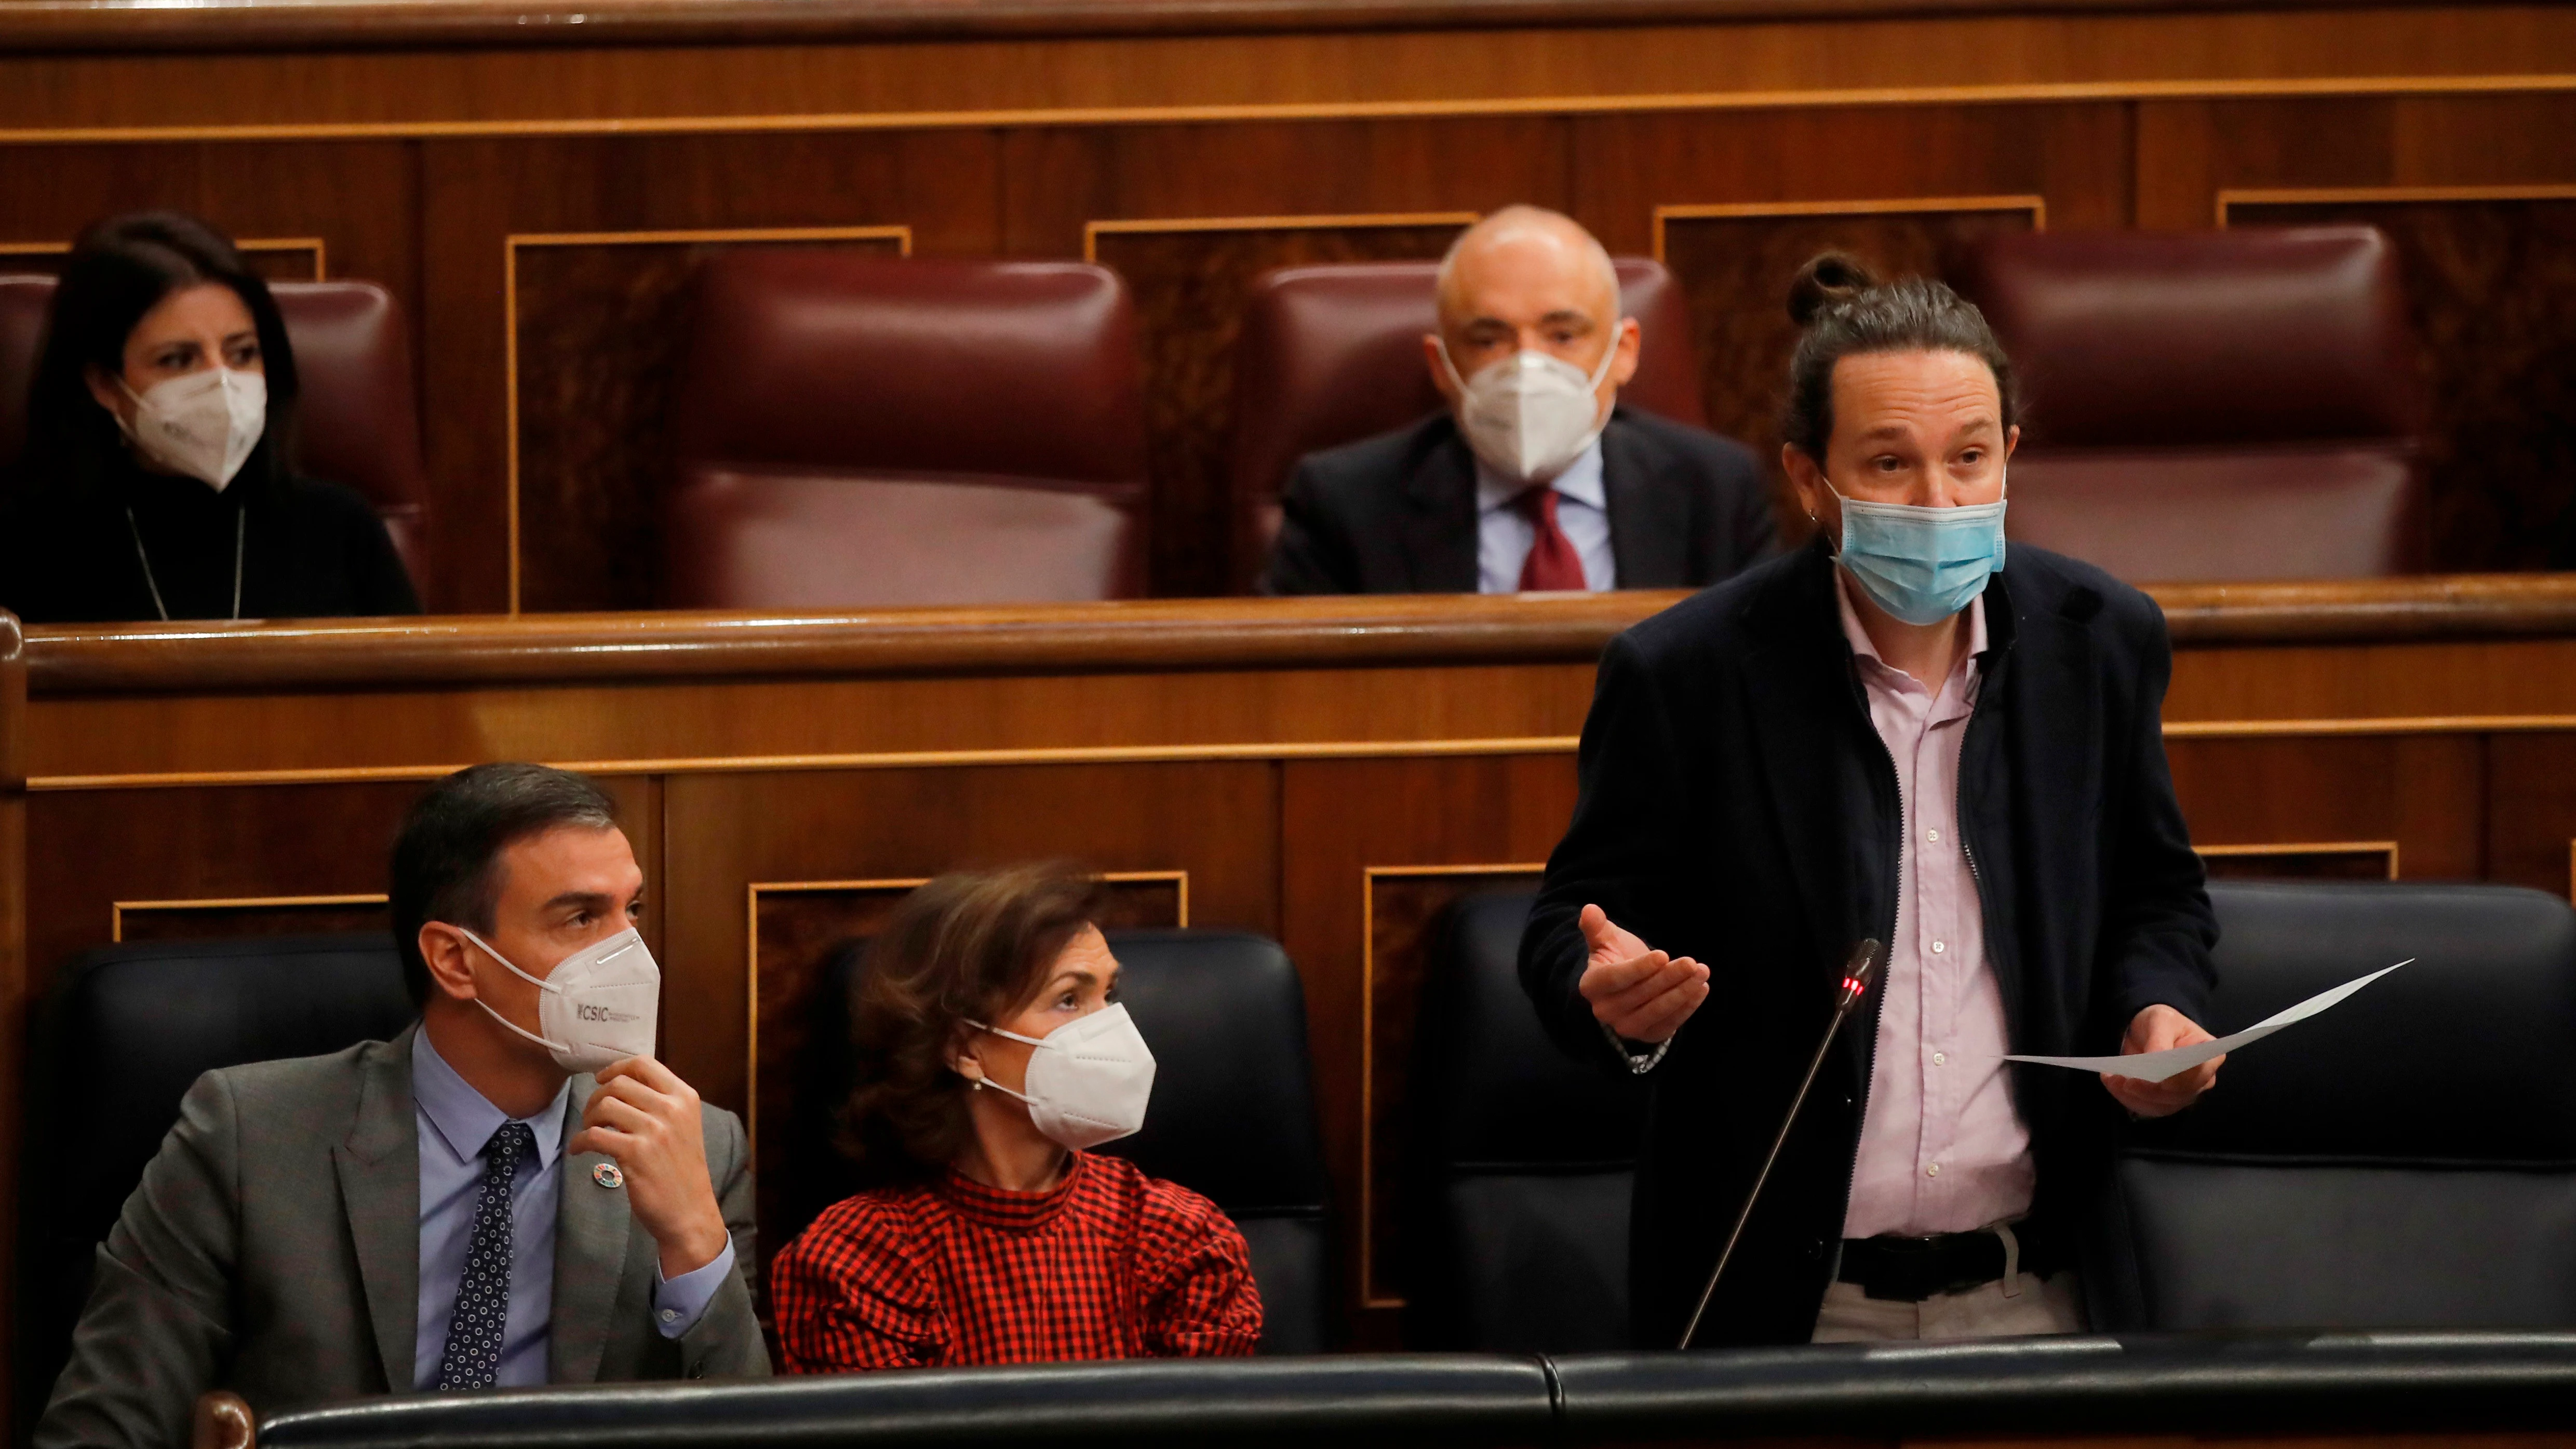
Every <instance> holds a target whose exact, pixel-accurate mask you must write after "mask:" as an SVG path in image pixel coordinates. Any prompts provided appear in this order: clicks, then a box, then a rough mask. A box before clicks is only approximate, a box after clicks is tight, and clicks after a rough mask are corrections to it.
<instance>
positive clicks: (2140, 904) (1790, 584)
mask: <svg viewBox="0 0 2576 1449" xmlns="http://www.w3.org/2000/svg"><path fill="white" fill-rule="evenodd" d="M1791 311H1792V314H1793V315H1794V316H1796V317H1797V319H1798V320H1799V321H1800V322H1801V323H1802V324H1803V325H1805V327H1806V329H1807V331H1806V335H1805V337H1804V338H1802V339H1801V341H1800V343H1799V345H1798V350H1797V354H1796V357H1795V359H1794V360H1793V362H1792V364H1791V381H1790V398H1789V405H1788V408H1787V417H1786V418H1785V424H1786V425H1785V426H1784V428H1783V430H1782V431H1783V434H1784V436H1785V437H1786V438H1787V439H1788V443H1787V446H1786V447H1785V448H1784V449H1783V458H1784V463H1785V465H1786V466H1787V469H1788V472H1789V475H1790V480H1791V482H1792V483H1794V484H1795V485H1796V487H1797V489H1798V494H1799V498H1800V500H1801V502H1802V503H1804V505H1805V506H1806V507H1807V508H1808V509H1810V510H1812V511H1813V513H1814V516H1815V518H1816V521H1817V525H1818V529H1817V538H1816V540H1815V542H1814V543H1813V544H1812V545H1811V546H1809V547H1808V548H1806V549H1804V550H1801V551H1800V552H1798V553H1796V554H1794V555H1791V556H1789V557H1786V558H1781V559H1775V560H1773V561H1771V562H1769V563H1766V564H1763V565H1761V566H1759V567H1756V568H1754V569H1752V570H1750V571H1748V572H1747V573H1745V574H1743V575H1742V576H1740V577H1738V578H1736V579H1733V580H1731V581H1729V582H1728V583H1725V584H1722V585H1719V586H1718V587H1716V588H1714V589H1710V590H1708V591H1707V592H1705V593H1702V594H1700V595H1698V596H1696V597H1694V598H1692V599H1690V600H1688V601H1686V602H1684V603H1682V604H1680V605H1678V606H1677V607H1675V608H1672V609H1669V610H1667V611H1665V612H1664V613H1662V614H1659V615H1657V616H1656V617H1654V618H1652V619H1649V620H1647V621H1645V622H1644V623H1642V624H1639V625H1638V626H1636V627H1635V628H1633V629H1631V630H1629V631H1628V632H1627V633H1625V634H1623V635H1621V636H1619V637H1618V638H1617V639H1615V640H1613V641H1612V642H1611V645H1610V648H1609V650H1608V651H1607V652H1606V653H1605V654H1604V655H1603V657H1602V661H1601V671H1600V679H1599V682H1598V684H1597V686H1596V689H1595V692H1594V695H1593V701H1592V713H1591V716H1590V718H1589V719H1587V720H1586V721H1585V723H1584V727H1583V744H1582V749H1581V754H1580V761H1581V763H1580V769H1581V774H1582V788H1581V794H1580V796H1579V798H1578V801H1577V803H1576V805H1575V811H1574V819H1573V822H1572V824H1571V825H1570V826H1569V827H1568V829H1567V831H1566V834H1565V838H1564V840H1563V841H1562V842H1560V843H1559V844H1558V846H1557V848H1556V851H1555V854H1554V855H1553V856H1551V857H1550V858H1549V860H1548V865H1547V877H1546V883H1545V886H1544V887H1543V889H1542V891H1541V893H1540V896H1539V900H1538V903H1537V906H1536V908H1535V910H1534V911H1533V913H1532V915H1531V917H1530V923H1529V927H1528V932H1527V934H1526V935H1525V936H1524V937H1523V939H1522V942H1521V978H1522V982H1523V984H1524V985H1525V986H1526V987H1527V988H1528V991H1529V994H1530V997H1531V999H1532V1000H1533V1001H1534V1002H1535V1003H1536V1005H1537V1007H1538V1011H1539V1014H1540V1015H1541V1017H1542V1018H1543V1019H1544V1020H1545V1021H1546V1023H1547V1025H1548V1027H1549V1028H1550V1030H1551V1032H1552V1033H1553V1034H1554V1035H1555V1037H1556V1038H1557V1040H1558V1041H1559V1042H1560V1043H1561V1044H1562V1045H1563V1046H1564V1047H1566V1048H1567V1049H1568V1050H1570V1051H1573V1052H1575V1053H1578V1054H1580V1055H1583V1056H1585V1057H1588V1058H1590V1059H1592V1060H1595V1061H1598V1062H1600V1063H1601V1064H1602V1065H1603V1066H1604V1067H1605V1068H1606V1069H1609V1070H1613V1071H1619V1072H1636V1073H1639V1074H1641V1075H1647V1076H1648V1077H1649V1079H1650V1081H1651V1082H1652V1083H1653V1088H1654V1090H1653V1096H1652V1107H1651V1109H1650V1112H1649V1116H1648V1122H1647V1127H1646V1139H1645V1147H1644V1150H1643V1152H1642V1154H1641V1160H1640V1163H1639V1171H1638V1180H1637V1189H1636V1200H1635V1208H1634V1213H1635V1218H1634V1224H1633V1229H1632V1234H1631V1239H1630V1241H1631V1285H1632V1294H1633V1297H1632V1300H1631V1308H1632V1314H1633V1322H1632V1328H1633V1330H1634V1332H1635V1334H1636V1342H1637V1344H1638V1345H1639V1346H1641V1347H1652V1348H1668V1347H1671V1346H1673V1345H1674V1344H1675V1343H1676V1342H1678V1341H1679V1339H1680V1336H1681V1334H1682V1331H1683V1327H1684V1325H1685V1323H1687V1322H1688V1321H1689V1319H1690V1315H1691V1313H1692V1310H1693V1308H1694V1306H1695V1304H1696V1302H1697V1300H1698V1298H1699V1295H1700V1292H1701V1290H1702V1285H1703V1284H1705V1283H1706V1281H1707V1279H1708V1276H1709V1272H1710V1269H1711V1267H1712V1265H1713V1264H1714V1262H1715V1260H1716V1258H1717V1256H1718V1250H1719V1246H1720V1244H1721V1243H1722V1242H1723V1241H1724V1239H1725V1236H1726V1233H1727V1230H1728V1228H1729V1226H1730V1225H1731V1223H1732V1222H1733V1221H1734V1218H1735V1214H1736V1212H1737V1211H1738V1209H1739V1208H1740V1206H1741V1205H1742V1204H1743V1202H1744V1201H1745V1198H1746V1194H1747V1193H1749V1192H1750V1191H1751V1190H1752V1186H1753V1182H1754V1178H1755V1174H1756V1173H1757V1171H1758V1170H1759V1169H1760V1167H1761V1164H1762V1162H1763V1159H1764V1156H1765V1154H1766V1153H1767V1152H1768V1150H1769V1148H1770V1145H1771V1142H1772V1139H1773V1136H1774V1134H1775V1133H1776V1132H1778V1130H1779V1125H1780V1122H1781V1120H1782V1118H1783V1116H1784V1115H1785V1114H1786V1113H1787V1112H1788V1110H1789V1107H1790V1103H1791V1101H1792V1099H1793V1097H1794V1094H1795V1093H1796V1090H1797V1088H1798V1084H1799V1082H1800V1080H1801V1078H1802V1077H1803V1076H1804V1074H1805V1072H1806V1069H1807V1064H1808V1062H1809V1060H1810V1058H1811V1055H1812V1053H1813V1052H1814V1051H1815V1048H1816V1043H1817V1041H1818V1040H1819V1038H1820V1037H1821V1036H1822V1035H1823V1032H1824V1030H1825V1027H1826V1024H1827V1022H1828V1021H1829V1020H1830V1019H1831V1017H1832V1013H1833V1009H1834V1002H1835V999H1836V997H1837V996H1838V995H1839V994H1840V990H1839V988H1840V985H1841V982H1842V978H1843V974H1844V969H1845V965H1846V963H1847V962H1848V961H1849V960H1850V958H1851V956H1852V953H1853V950H1854V946H1855V944H1856V943H1859V942H1863V941H1875V942H1878V943H1881V944H1882V952H1881V960H1882V962H1883V970H1882V971H1881V972H1880V974H1879V977H1878V980H1877V982H1876V983H1875V984H1874V985H1873V986H1872V987H1871V988H1870V989H1869V992H1868V994H1867V995H1866V996H1865V997H1864V998H1863V999H1862V1007H1861V1010H1860V1011H1859V1012H1857V1013H1856V1014H1855V1015H1854V1016H1853V1018H1852V1019H1851V1020H1850V1022H1849V1023H1848V1024H1847V1025H1846V1027H1845V1028H1844V1030H1843V1031H1842V1033H1841V1034H1840V1036H1839V1037H1838V1038H1837V1039H1836V1041H1835V1044H1834V1048H1833V1055H1832V1057H1831V1058H1830V1059H1828V1060H1827V1061H1826V1062H1825V1064H1824V1067H1823V1070H1822V1072H1821V1074H1820V1075H1819V1076H1818V1077H1817V1079H1816V1083H1815V1087H1814V1090H1813V1092H1812V1094H1811V1095H1810V1096H1809V1097H1808V1098H1807V1100H1806V1104H1805V1108H1804V1110H1803V1112H1802V1113H1801V1114H1800V1115H1799V1117H1798V1119H1797V1125H1796V1128H1795V1130H1794V1131H1793V1132H1792V1133H1791V1135H1790V1136H1789V1138H1788V1141H1787V1144H1786V1146H1785V1147H1784V1148H1783V1150H1782V1152H1781V1156H1780V1159H1779V1162H1778V1165H1777V1166H1776V1167H1775V1168H1774V1169H1773V1170H1772V1174H1771V1177H1770V1180H1769V1184H1768V1186H1767V1187H1766V1189H1765V1192H1764V1196H1763V1198H1762V1199H1761V1202H1760V1204H1759V1206H1758V1207H1757V1208H1756V1209H1755V1211H1754V1213H1753V1216H1752V1219H1751V1221H1750V1222H1749V1223H1748V1224H1747V1226H1746V1228H1745V1232H1744V1236H1743V1239H1742V1241H1741V1242H1740V1243H1739V1245H1738V1246H1737V1249H1736V1253H1735V1256H1734V1258H1733V1259H1732V1260H1731V1261H1730V1263H1729V1265H1728V1267H1727V1271H1726V1276H1725V1278H1724V1279H1723V1280H1722V1281H1721V1282H1720V1283H1719V1284H1718V1285H1717V1290H1716V1295H1715V1298H1714V1300H1713V1301H1712V1302H1711V1303H1710V1305H1709V1308H1708V1316H1707V1318H1706V1319H1705V1321H1704V1322H1703V1323H1702V1325H1701V1327H1700V1329H1699V1332H1698V1335H1697V1337H1696V1338H1695V1339H1694V1343H1695V1344H1696V1345H1704V1346H1716V1345H1722V1344H1759V1343H1791V1342H1805V1341H1808V1340H1809V1339H1811V1338H1813V1339H1818V1340H1833V1339H1840V1340H1854V1339H1870V1338H1960V1337H1984V1336H1993V1335H2004V1334H2028V1333H2052V1332H2071V1331H2077V1330H2080V1329H2081V1328H2082V1327H2083V1325H2084V1321H2085V1315H2084V1312H2083V1305H2082V1299H2081V1294H2080V1289H2081V1287H2082V1281H2081V1272H2080V1268H2081V1257H2082V1255H2081V1252H2080V1249H2079V1241H2080V1239H2081V1238H2082V1237H2083V1232H2082V1229H2083V1227H2084V1223H2085V1218H2086V1214H2087V1210H2088V1209H2089V1208H2090V1206H2091V1204H2092V1202H2093V1200H2094V1195H2095V1193H2096V1192H2097V1191H2098V1189H2099V1188H2100V1187H2101V1185H2102V1182H2103V1174H2104V1173H2105V1172H2106V1171H2107V1168H2108V1164H2109V1155H2110V1148H2111V1146H2112V1143H2113V1141H2114V1138H2115V1136H2116V1133H2117V1131H2118V1128H2119V1125H2120V1121H2121V1113H2122V1111H2123V1110H2124V1109H2125V1110H2126V1111H2128V1112H2132V1113H2137V1114H2139V1115H2160V1114H2163V1113H2169V1112H2173V1111H2177V1110H2180V1109H2182V1108H2183V1107H2185V1106H2188V1105H2189V1104H2190V1103H2191V1102H2192V1101H2193V1100H2194V1099H2195V1098H2196V1097H2197V1096H2198V1095H2199V1094H2200V1093H2201V1092H2202V1091H2203V1090H2205V1089H2206V1088H2207V1087H2208V1086H2209V1085H2210V1084H2211V1083H2212V1081H2213V1080H2214V1079H2215V1077H2216V1074H2217V1068H2218V1064H2217V1063H2216V1062H2212V1063H2208V1064H2206V1065H2203V1066H2201V1067H2197V1068H2194V1069H2192V1070H2191V1071H2189V1072H2187V1073H2184V1074H2183V1075H2181V1076H2177V1077H2173V1078H2170V1079H2168V1080H2165V1081H2162V1082H2154V1083H2150V1082H2145V1081H2139V1080H2132V1079H2129V1078H2124V1077H2119V1076H2115V1075H2105V1076H2102V1077H2100V1078H2098V1079H2097V1078H2095V1077H2090V1076H2083V1075H2078V1074H2076V1073H2074V1072H2069V1071H2064V1070H2060V1069H2057V1068H2052V1067H2042V1066H2030V1065H2022V1066H2016V1065H2012V1064H2010V1063H2007V1062H2005V1061H2004V1060H2003V1058H2004V1057H2005V1056H2006V1055H2007V1054H2045V1055H2078V1054H2081V1055H2109V1054H2114V1053H2119V1054H2129V1053H2136V1052H2146V1051H2158V1050H2163V1049H2165V1048H2169V1047H2176V1046H2184V1045H2189V1044H2191V1043H2194V1042H2200V1041H2207V1040H2208V1039H2209V1033H2207V1032H2205V1031H2203V1030H2202V1029H2201V1028H2200V1027H2199V1025H2198V1024H2197V1019H2198V1018H2199V1017H2200V1015H2201V1014H2202V1010H2203V1007H2204V1005H2205V1003H2206V1000H2207V997H2208V992H2209V988H2210V986H2211V984H2212V982H2213V980H2214V973H2213V970H2212V967H2211V963H2210V948H2211V947H2212V945H2213V944H2214V943H2215V941H2216V938H2217V927H2216V924H2215V921H2214V918H2213V916H2212V913H2211V911H2210V905H2209V899H2208V896H2207V894H2206V892H2205V891H2204V890H2203V887H2202V875H2201V868H2200V862H2199V859H2198V857H2197V856H2195V855H2194V854H2193V851H2192V848H2191V839H2190V835H2189V832H2188V831H2187V830H2186V828H2185V826H2184V823H2183V817H2182V809H2181V807H2180V805H2179V804H2178V803H2177V802H2176V800H2175V796H2174V788H2173V779H2172V775H2171V772H2170V771H2169V770H2168V768H2167V766H2166V762H2165V750H2164V736H2163V730H2162V726H2161V724H2160V721H2159V712H2160V708H2161V706H2162V703H2163V699H2164V691H2165V684H2166V681H2167V679H2168V678H2169V677H2170V675H2171V673H2172V664H2173V661H2172V651H2171V648H2170V645H2169V644H2168V642H2167V640H2166V636H2165V627H2164V617H2163V615H2162V614H2161V613H2160V612H2159V611H2158V610H2157V608H2156V605H2155V602H2154V601H2153V600H2151V599H2149V598H2147V597H2146V596H2145V595H2143V594H2141V593H2139V592H2138V591H2137V590H2136V589H2133V588H2130V587H2128V586H2127V585H2125V584H2122V583H2120V582H2118V581H2117V580H2115V579H2113V578H2111V577H2110V576H2109V575H2108V574H2105V573H2103V572H2102V571H2101V570H2099V569H2096V568H2092V567H2090V566H2088V565H2085V564H2082V563H2078V562H2076V561H2075V560H2072V559H2067V558H2061V557H2058V556H2056V555H2054V554H2050V553H2047V552H2045V551H2043V550H2040V549H2036V548H2031V547H2028V546H2026V545H2022V544H2014V545H2012V546H2011V548H2010V550H2009V553H2007V551H2006V549H2005V546H2004V533H2003V514H2004V508H2005V498H2004V493H2005V478H2004V471H2005V470H2004V465H2005V461H2006V459H2008V458H2009V457H2010V455H2011V453H2012V449H2013V445H2014V443H2015V441H2016V439H2017V429H2016V428H2015V425H2014V417H2013V393H2012V375H2011V368H2010V364H2009V363H2008V361H2007V360H2006V358H2005V357H2004V354H2003V352H2002V350H2001V348H1999V347H1998V346H1996V344H1995V341H1994V337H1993V334H1992V333H1991V332H1990V331H1988V329H1987V327H1986V324H1985V320H1984V318H1983V317H1981V316H1979V315H1978V314H1977V312H1976V309H1975V308H1973V307H1970V306H1969V305H1968V304H1967V303H1965V302H1963V301H1961V300H1960V299H1959V298H1958V297H1957V296H1956V295H1955V294H1953V293H1951V292H1950V290H1949V289H1948V288H1946V287H1943V286H1941V285H1940V284H1939V283H1937V282H1927V281H1922V280H1919V279H1909V280H1906V281H1901V282H1897V283H1893V284H1890V285H1887V286H1877V285H1874V284H1872V283H1871V282H1870V280H1869V278H1868V277H1867V274H1866V273H1865V272H1862V271H1860V270H1859V269H1858V268H1857V266H1856V265H1855V264H1851V263H1849V262H1848V259H1844V258H1835V257H1830V256H1829V257H1825V258H1819V259H1818V261H1817V262H1815V263H1811V264H1810V266H1809V269H1808V274H1807V275H1806V276H1805V277H1803V278H1802V279H1801V284H1800V288H1799V290H1798V292H1797V293H1796V294H1794V295H1793V300H1792V307H1791ZM1702 963H1705V964H1702Z"/></svg>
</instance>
